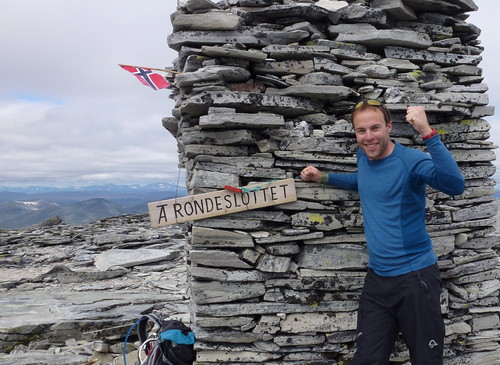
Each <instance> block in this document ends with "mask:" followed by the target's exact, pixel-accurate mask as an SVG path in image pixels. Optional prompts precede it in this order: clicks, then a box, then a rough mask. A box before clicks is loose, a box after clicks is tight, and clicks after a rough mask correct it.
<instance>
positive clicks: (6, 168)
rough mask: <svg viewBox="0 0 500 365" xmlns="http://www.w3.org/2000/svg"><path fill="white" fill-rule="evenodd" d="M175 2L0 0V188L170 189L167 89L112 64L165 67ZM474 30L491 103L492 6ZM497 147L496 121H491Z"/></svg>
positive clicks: (495, 94) (173, 176)
mask: <svg viewBox="0 0 500 365" xmlns="http://www.w3.org/2000/svg"><path fill="white" fill-rule="evenodd" d="M176 3H177V2H176V0H147V1H142V2H140V1H131V0H119V1H118V0H99V1H98V0H16V1H12V0H0V44H1V46H2V48H1V50H2V57H1V61H0V62H1V65H2V67H0V83H1V84H0V85H1V88H0V128H1V133H0V171H1V173H0V185H7V186H19V185H33V184H36V185H42V184H43V185H67V184H81V185H83V184H96V183H97V184H102V183H149V182H165V181H169V182H176V180H177V176H178V168H177V158H178V157H177V146H176V141H175V139H174V138H173V137H172V136H171V135H170V134H169V133H168V132H167V131H166V130H165V129H164V128H163V126H162V124H161V119H162V118H163V117H164V116H170V115H171V110H172V108H173V106H174V103H173V101H172V99H170V98H169V94H170V91H168V90H158V91H154V90H153V89H150V88H148V87H146V86H143V85H142V84H141V83H139V81H138V80H137V79H136V78H135V77H134V76H133V75H132V74H129V73H128V72H126V71H124V70H122V69H121V68H120V67H119V66H118V64H120V63H123V64H131V65H143V66H149V67H160V68H163V67H168V66H171V65H172V61H173V59H174V58H175V57H176V52H174V51H173V50H171V49H169V48H168V45H167V36H168V34H170V33H171V32H172V28H171V24H170V14H171V13H173V12H174V11H175V8H176ZM476 4H477V5H478V6H479V7H480V9H479V11H478V12H475V13H473V14H471V17H470V19H469V22H471V23H473V24H475V25H477V26H479V27H480V28H481V29H482V35H481V37H480V39H481V41H482V45H483V46H485V47H486V51H485V52H484V53H483V62H482V63H481V64H480V65H479V66H480V67H482V68H483V70H484V76H485V82H486V83H487V84H488V85H489V87H490V90H489V92H488V94H489V96H490V104H491V105H498V99H499V95H500V93H499V90H498V85H500V79H499V78H500V75H499V73H498V72H497V71H496V67H495V62H498V61H497V60H498V59H500V54H499V47H498V46H497V45H496V44H495V43H496V40H495V37H496V30H495V21H496V20H495V18H494V17H495V14H496V13H497V9H496V7H495V1H494V0H476ZM488 121H489V122H490V124H491V125H492V138H491V140H492V141H493V142H495V143H496V144H500V120H499V118H498V117H490V118H488Z"/></svg>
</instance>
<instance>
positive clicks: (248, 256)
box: [163, 0, 500, 365]
mask: <svg viewBox="0 0 500 365" xmlns="http://www.w3.org/2000/svg"><path fill="white" fill-rule="evenodd" d="M476 10H477V6H476V5H475V4H474V2H473V1H472V0H445V1H436V0H418V1H417V0H373V1H368V0H367V1H334V0H319V1H315V0H301V1H299V0H297V1H294V0H225V1H219V2H212V1H210V0H187V1H185V0H184V1H179V3H178V10H177V11H176V12H175V13H174V14H172V16H171V21H172V24H173V33H172V34H171V35H169V37H168V44H169V46H170V47H171V48H173V49H174V50H176V51H178V58H177V60H176V63H175V71H177V72H180V73H178V74H175V77H174V76H172V77H171V81H172V84H173V88H172V90H173V94H172V97H173V98H174V99H175V102H176V106H175V109H174V110H173V117H169V118H165V119H164V121H163V123H164V126H165V128H167V129H168V130H169V131H170V132H171V133H172V134H173V135H174V136H175V137H176V139H177V142H178V147H179V161H180V164H181V165H182V167H184V168H185V169H186V185H187V188H188V191H189V194H199V193H205V192H211V191H216V190H220V189H223V187H224V185H232V186H245V185H247V184H249V183H254V182H267V181H272V180H276V179H284V178H291V177H297V176H298V174H299V172H300V170H301V169H302V168H304V167H305V166H307V165H309V164H312V165H315V166H317V167H318V168H320V169H322V170H328V171H331V172H337V173H347V172H353V171H355V170H356V158H355V155H356V149H357V146H356V139H355V136H354V133H353V130H352V126H351V123H350V116H349V114H350V111H351V109H352V107H353V106H354V105H355V104H356V103H357V102H359V101H361V100H366V99H378V100H381V101H383V102H385V103H386V105H387V107H388V109H389V110H390V111H391V113H392V117H393V122H394V127H393V131H392V137H393V138H394V139H395V140H397V141H398V142H400V143H401V144H403V145H405V146H411V147H413V148H416V149H422V150H424V151H425V148H424V147H425V146H424V144H423V143H422V140H421V138H420V137H419V136H418V135H417V133H416V132H415V131H414V130H413V129H412V127H411V126H409V125H408V124H407V123H406V122H405V120H404V115H405V111H406V108H407V106H408V105H424V106H425V108H426V110H427V113H428V116H429V120H430V122H431V124H432V126H433V127H435V128H436V129H437V130H438V131H439V133H440V134H441V138H442V140H443V141H444V142H445V144H446V145H447V147H448V148H449V150H450V151H451V153H452V154H453V156H454V157H455V159H456V160H457V162H458V164H459V167H460V169H461V171H462V173H463V175H464V177H465V179H466V189H465V192H464V193H463V194H462V195H460V196H454V197H450V196H447V195H446V194H443V193H441V192H438V191H435V190H433V189H431V188H429V189H428V194H427V228H428V232H429V234H430V236H431V238H432V240H433V244H434V248H435V251H436V254H437V255H438V256H439V267H440V270H441V273H442V277H443V279H444V280H443V290H442V297H441V299H442V303H441V308H442V313H443V316H444V319H445V324H446V349H445V357H446V361H445V363H446V364H482V365H487V364H492V365H493V364H498V361H499V358H500V356H499V327H500V323H499V317H498V308H499V306H498V301H499V289H500V282H499V270H498V267H499V265H498V263H499V261H498V247H499V236H498V235H497V233H496V231H495V229H494V224H495V218H494V217H495V214H496V201H495V198H494V196H493V194H494V193H495V189H494V186H495V181H494V180H493V179H492V175H493V174H494V172H495V167H494V166H493V164H492V161H493V160H494V159H495V154H494V149H495V148H496V146H494V145H493V144H492V143H491V142H489V141H488V138H489V129H490V126H489V124H488V122H487V121H486V120H485V119H483V118H484V117H487V116H491V115H493V112H494V108H493V107H492V106H489V105H488V104H489V101H488V95H487V91H488V87H487V85H486V84H485V83H484V82H483V76H482V70H481V68H480V67H479V66H478V65H479V64H480V62H481V53H482V51H483V48H482V47H481V45H480V41H479V38H478V37H479V35H480V29H479V28H478V27H477V26H475V25H473V24H470V23H468V22H467V13H468V12H471V11H476ZM296 191H297V196H298V200H297V201H296V202H293V203H288V204H282V205H278V206H274V207H268V208H261V209H258V210H252V211H246V212H243V213H234V214H230V215H225V216H220V217H215V218H208V219H202V220H197V221H194V222H192V223H191V224H190V235H189V272H190V295H191V312H192V321H193V328H194V329H195V332H196V336H197V339H198V341H197V343H196V349H197V363H198V364H212V363H225V364H233V363H234V364H237V363H238V364H239V363H246V364H252V363H265V364H276V365H278V364H347V363H348V362H349V359H350V358H351V357H352V355H353V353H354V351H355V345H354V340H355V327H356V315H357V306H358V299H359V295H360V291H361V288H362V284H363V279H364V276H365V273H366V268H367V261H368V260H367V253H366V248H365V236H364V233H363V219H362V212H361V208H360V203H359V199H358V195H357V193H356V192H352V191H346V190H341V189H336V188H333V187H329V186H328V187H327V186H321V185H320V184H313V183H304V182H300V181H297V182H296ZM391 362H393V363H407V364H408V363H409V354H408V351H407V349H406V348H405V346H404V345H403V343H402V342H401V341H399V342H398V345H397V347H396V349H395V351H394V353H393V356H392V357H391Z"/></svg>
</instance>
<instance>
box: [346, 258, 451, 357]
mask: <svg viewBox="0 0 500 365" xmlns="http://www.w3.org/2000/svg"><path fill="white" fill-rule="evenodd" d="M440 294H441V276H440V273H439V268H438V266H437V264H435V265H432V266H429V267H426V268H424V269H421V270H418V271H414V272H411V273H408V274H404V275H401V276H396V277H382V276H379V275H377V274H375V273H374V272H373V271H372V270H371V269H370V270H369V271H368V274H367V276H366V278H365V285H364V288H363V292H362V294H361V299H360V303H359V310H358V332H357V351H356V354H355V355H354V359H353V362H352V363H353V365H387V363H388V362H389V357H390V355H391V352H392V350H393V348H394V343H395V341H396V337H397V335H398V333H399V331H401V333H402V335H403V339H404V341H405V343H406V346H407V347H408V349H409V350H410V357H411V363H412V365H442V364H443V341H444V323H443V318H442V316H441V307H440Z"/></svg>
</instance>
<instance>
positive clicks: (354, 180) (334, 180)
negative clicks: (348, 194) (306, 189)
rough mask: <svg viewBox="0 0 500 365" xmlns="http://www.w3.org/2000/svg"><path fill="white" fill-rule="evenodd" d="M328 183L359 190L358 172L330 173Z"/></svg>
mask: <svg viewBox="0 0 500 365" xmlns="http://www.w3.org/2000/svg"><path fill="white" fill-rule="evenodd" d="M326 183H327V185H332V186H335V187H338V188H341V189H346V190H355V191H358V174H357V173H356V172H355V173H349V174H334V173H331V172H330V173H328V180H327V181H326Z"/></svg>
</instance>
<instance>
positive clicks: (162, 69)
mask: <svg viewBox="0 0 500 365" xmlns="http://www.w3.org/2000/svg"><path fill="white" fill-rule="evenodd" d="M118 66H127V67H138V68H147V69H148V70H155V71H162V72H167V73H172V74H180V73H182V72H179V71H172V70H167V69H164V68H156V67H146V66H134V65H123V64H121V63H119V64H118Z"/></svg>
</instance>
